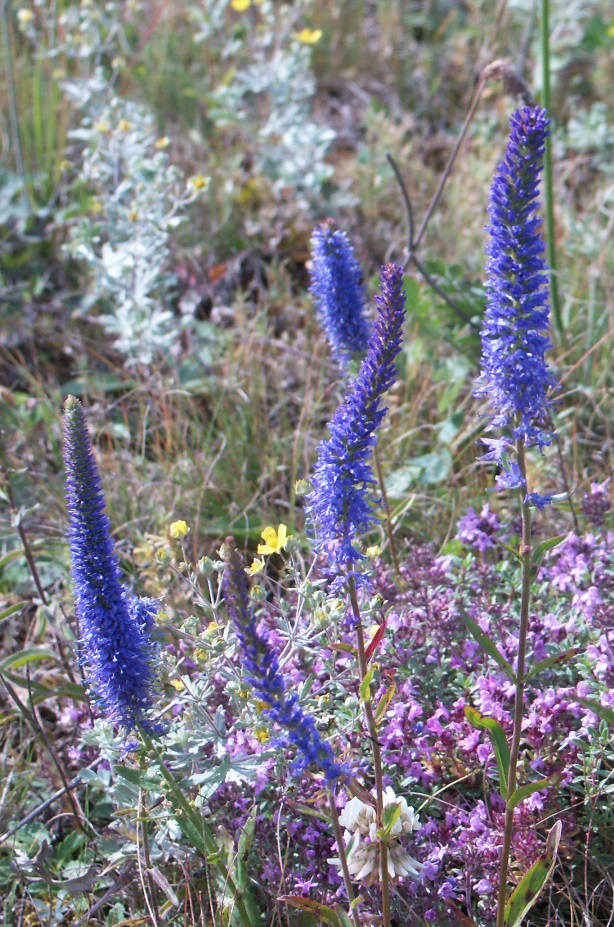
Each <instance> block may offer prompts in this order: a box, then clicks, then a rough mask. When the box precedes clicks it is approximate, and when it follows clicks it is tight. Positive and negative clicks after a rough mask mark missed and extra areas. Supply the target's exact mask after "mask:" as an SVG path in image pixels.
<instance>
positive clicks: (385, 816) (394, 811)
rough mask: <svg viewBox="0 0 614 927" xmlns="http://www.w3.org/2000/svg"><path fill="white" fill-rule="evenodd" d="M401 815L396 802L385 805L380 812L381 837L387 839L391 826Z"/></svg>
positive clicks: (399, 807)
mask: <svg viewBox="0 0 614 927" xmlns="http://www.w3.org/2000/svg"><path fill="white" fill-rule="evenodd" d="M400 816H401V806H400V805H397V804H393V805H386V807H385V808H384V811H383V813H382V839H383V840H387V839H388V837H389V836H390V833H391V831H392V828H393V827H394V825H395V823H396V822H397V821H398V820H399V818H400Z"/></svg>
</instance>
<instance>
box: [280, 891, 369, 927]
mask: <svg viewBox="0 0 614 927" xmlns="http://www.w3.org/2000/svg"><path fill="white" fill-rule="evenodd" d="M278 900H279V901H285V903H286V904H289V905H292V907H293V908H298V909H299V911H308V912H309V913H310V914H313V915H315V916H316V917H317V918H318V919H319V920H320V921H324V922H325V923H326V924H332V925H333V927H348V925H349V927H353V924H352V922H351V920H350V919H349V918H348V916H347V914H346V913H345V911H343V909H342V908H341V906H340V905H337V907H336V908H335V909H334V910H333V908H329V907H328V905H325V904H321V903H320V902H319V901H313V900H312V899H311V898H303V896H302V895H281V896H280V897H279V899H278ZM340 911H341V913H340Z"/></svg>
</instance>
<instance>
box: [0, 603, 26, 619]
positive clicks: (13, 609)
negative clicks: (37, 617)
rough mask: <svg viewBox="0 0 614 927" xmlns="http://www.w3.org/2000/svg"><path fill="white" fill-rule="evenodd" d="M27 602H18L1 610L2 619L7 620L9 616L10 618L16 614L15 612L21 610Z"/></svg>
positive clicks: (0, 617)
mask: <svg viewBox="0 0 614 927" xmlns="http://www.w3.org/2000/svg"><path fill="white" fill-rule="evenodd" d="M27 604H28V603H27V602H16V603H15V605H9V607H8V608H5V609H4V611H3V612H0V621H5V620H6V619H7V618H10V617H11V615H14V614H15V612H19V611H21V609H22V608H23V607H24V605H27Z"/></svg>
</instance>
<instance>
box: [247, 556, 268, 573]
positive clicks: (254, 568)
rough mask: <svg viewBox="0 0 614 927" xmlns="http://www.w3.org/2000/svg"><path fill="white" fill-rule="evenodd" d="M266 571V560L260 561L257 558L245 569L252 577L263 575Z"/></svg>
mask: <svg viewBox="0 0 614 927" xmlns="http://www.w3.org/2000/svg"><path fill="white" fill-rule="evenodd" d="M263 570H264V560H259V559H258V558H257V557H254V561H253V563H252V565H251V566H248V567H245V572H246V573H249V575H250V576H255V575H256V574H257V573H262V571H263Z"/></svg>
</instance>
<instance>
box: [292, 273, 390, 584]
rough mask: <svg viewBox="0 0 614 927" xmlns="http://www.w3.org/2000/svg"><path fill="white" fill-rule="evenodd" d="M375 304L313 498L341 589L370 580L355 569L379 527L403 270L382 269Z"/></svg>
mask: <svg viewBox="0 0 614 927" xmlns="http://www.w3.org/2000/svg"><path fill="white" fill-rule="evenodd" d="M375 301H376V304H377V309H378V317H377V320H376V322H375V325H374V327H373V332H372V334H371V338H370V340H369V346H368V350H367V355H366V357H365V359H364V360H363V362H362V364H361V367H360V370H359V373H358V376H357V378H356V380H354V381H353V382H352V383H351V384H350V386H349V389H348V392H347V395H346V397H345V399H344V401H343V403H342V404H341V405H340V406H339V408H338V409H337V411H336V412H335V414H334V416H333V418H332V421H331V422H330V424H329V426H328V428H329V431H330V438H329V439H328V441H324V442H322V444H320V447H319V449H318V459H317V462H316V465H315V469H314V473H313V476H312V480H311V482H312V486H313V489H312V491H311V493H310V494H309V497H308V510H309V512H310V514H311V516H312V518H313V520H314V523H315V526H316V547H317V549H319V550H320V551H321V552H322V553H324V554H326V557H327V559H328V562H329V564H330V569H331V573H332V574H333V575H336V577H337V579H336V580H335V588H338V587H339V586H341V585H343V583H344V582H345V581H346V580H347V578H348V576H349V575H352V576H353V577H354V581H355V583H356V585H357V586H359V585H361V584H364V580H365V577H364V574H361V573H359V572H357V571H355V570H354V566H355V565H356V564H357V563H358V562H359V561H360V560H361V559H362V553H361V552H360V550H359V548H358V546H357V544H358V542H359V540H360V538H361V537H362V535H364V533H365V532H366V531H368V530H369V529H370V528H371V527H373V525H374V524H375V523H376V522H377V518H376V515H375V513H374V511H373V504H374V503H375V502H376V501H377V499H376V498H375V493H374V488H375V486H376V480H375V476H374V473H373V467H372V464H371V457H372V454H373V448H374V447H375V445H376V444H377V436H376V431H377V428H378V427H379V425H380V424H381V422H382V420H383V419H384V416H385V415H386V412H387V411H388V410H387V408H386V407H385V406H384V405H383V404H382V399H383V396H384V394H385V393H386V391H387V390H388V389H390V387H391V386H392V384H393V383H394V381H395V379H396V358H397V355H398V354H399V352H400V350H401V340H402V336H403V323H404V321H405V290H404V288H403V268H402V267H398V266H397V265H395V264H387V265H386V266H385V267H383V268H382V273H381V280H380V293H379V295H378V296H376V299H375Z"/></svg>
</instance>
